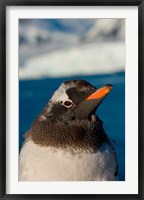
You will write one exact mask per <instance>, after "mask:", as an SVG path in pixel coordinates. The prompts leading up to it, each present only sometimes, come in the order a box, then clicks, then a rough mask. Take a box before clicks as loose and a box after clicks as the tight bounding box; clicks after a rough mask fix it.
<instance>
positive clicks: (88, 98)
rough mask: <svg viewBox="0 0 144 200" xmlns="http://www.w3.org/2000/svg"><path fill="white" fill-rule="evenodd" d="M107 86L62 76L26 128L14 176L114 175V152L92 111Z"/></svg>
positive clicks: (34, 178) (97, 178)
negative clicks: (64, 79) (17, 174)
mask: <svg viewBox="0 0 144 200" xmlns="http://www.w3.org/2000/svg"><path fill="white" fill-rule="evenodd" d="M111 89H112V85H110V84H107V85H105V86H103V87H101V88H100V89H97V88H96V87H94V86H92V85H91V84H90V83H88V82H87V81H85V80H69V81H65V82H64V83H63V84H62V85H61V86H60V87H59V88H58V90H57V91H56V92H55V93H54V94H53V96H52V98H51V99H50V100H49V102H48V103H47V105H46V106H45V108H44V109H43V110H42V112H41V113H40V115H39V116H38V117H37V118H36V119H35V120H34V122H33V123H32V126H31V128H30V130H29V131H28V132H27V133H26V134H25V141H24V144H23V146H22V149H21V152H20V157H19V181H117V180H118V163H117V159H116V153H115V150H114V148H113V146H112V144H111V142H110V140H109V138H108V136H107V135H106V133H105V131H104V129H103V122H102V121H101V120H100V119H99V117H98V116H97V115H96V114H95V112H96V110H97V108H98V106H99V105H100V103H101V102H102V101H103V99H104V98H105V97H106V95H107V94H108V93H109V92H110V91H111Z"/></svg>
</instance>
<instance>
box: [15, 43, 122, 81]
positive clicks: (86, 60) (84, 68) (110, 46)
mask: <svg viewBox="0 0 144 200" xmlns="http://www.w3.org/2000/svg"><path fill="white" fill-rule="evenodd" d="M124 69H125V46H124V43H123V42H113V43H112V42H106V43H92V44H84V45H78V46H75V47H72V48H64V49H62V50H58V51H54V52H51V53H45V54H42V55H39V56H36V57H32V58H31V59H29V60H28V61H27V62H26V64H25V67H21V68H20V70H19V78H20V79H37V78H42V77H65V76H71V75H85V74H105V73H113V72H118V71H123V70H124Z"/></svg>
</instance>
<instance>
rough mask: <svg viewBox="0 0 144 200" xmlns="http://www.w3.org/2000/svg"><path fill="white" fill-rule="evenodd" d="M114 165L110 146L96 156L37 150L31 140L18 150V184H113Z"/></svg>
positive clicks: (73, 152) (54, 150)
mask: <svg viewBox="0 0 144 200" xmlns="http://www.w3.org/2000/svg"><path fill="white" fill-rule="evenodd" d="M116 167H117V163H116V160H115V155H114V152H113V150H112V147H111V146H110V145H107V144H105V145H103V146H102V147H101V148H100V149H99V150H98V151H97V152H96V153H86V152H81V153H80V152H75V151H72V150H69V151H65V150H60V149H55V148H52V147H40V146H38V145H36V144H34V143H33V142H32V141H31V140H29V141H28V142H26V143H25V144H24V146H23V147H22V149H21V153H20V159H19V181H107V180H108V181H116V180H117V177H115V176H114V173H115V171H116Z"/></svg>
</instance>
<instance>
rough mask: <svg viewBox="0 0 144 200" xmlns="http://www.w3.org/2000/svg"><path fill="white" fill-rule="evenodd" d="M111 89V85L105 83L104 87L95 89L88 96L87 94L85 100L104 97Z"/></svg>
mask: <svg viewBox="0 0 144 200" xmlns="http://www.w3.org/2000/svg"><path fill="white" fill-rule="evenodd" d="M111 90H112V85H110V84H107V85H105V86H104V87H102V88H100V89H98V90H96V92H94V93H92V94H91V95H90V96H88V97H87V98H86V100H92V99H101V98H104V97H105V96H106V95H107V94H108V93H109V92H110V91H111Z"/></svg>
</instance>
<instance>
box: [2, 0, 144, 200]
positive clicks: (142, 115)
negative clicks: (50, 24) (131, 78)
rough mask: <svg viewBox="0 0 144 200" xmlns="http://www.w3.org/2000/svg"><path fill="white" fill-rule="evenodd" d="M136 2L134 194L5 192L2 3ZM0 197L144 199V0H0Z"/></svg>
mask: <svg viewBox="0 0 144 200" xmlns="http://www.w3.org/2000/svg"><path fill="white" fill-rule="evenodd" d="M7 6H138V152H139V154H138V177H139V180H138V194H135V195H133V194H95V195H94V194H90V195H88V194H78V195H77V194H62V195H61V194H52V195H46V194H38V195H37V194H6V7H7ZM0 47H1V48H0V199H11V200H15V199H18V200H19V199H23V200H24V199H27V200H29V199H38V200H42V199H49V200H52V199H59V200H60V199H63V200H64V199H75V200H77V199H101V200H112V199H114V200H116V199H119V200H122V199H123V200H142V199H144V192H143V191H144V136H143V132H144V125H143V124H142V122H143V120H144V87H143V86H144V67H143V66H144V1H143V0H68V1H67V0H0Z"/></svg>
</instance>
